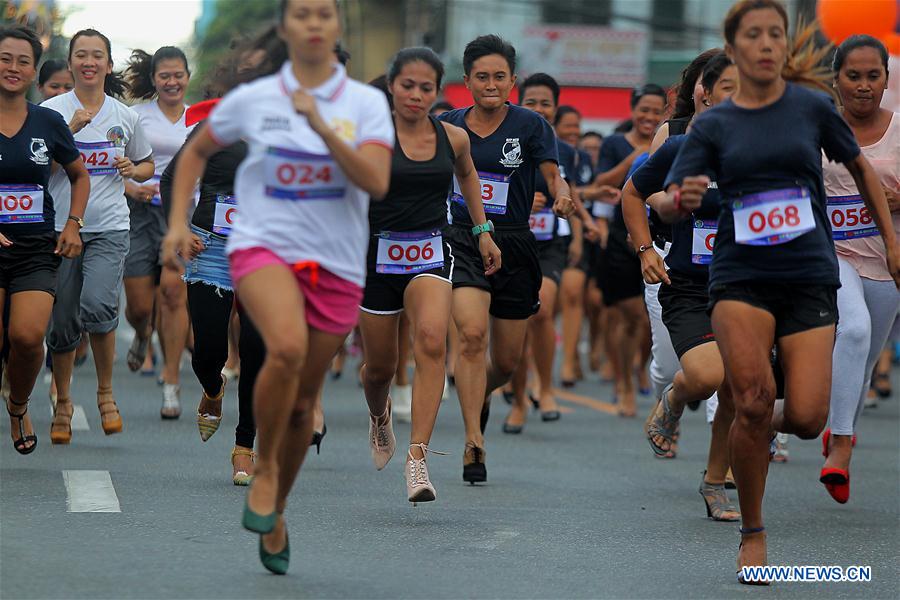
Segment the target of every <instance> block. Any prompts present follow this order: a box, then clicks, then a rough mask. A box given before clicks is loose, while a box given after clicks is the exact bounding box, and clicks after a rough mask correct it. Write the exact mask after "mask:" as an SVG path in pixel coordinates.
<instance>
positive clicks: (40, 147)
mask: <svg viewBox="0 0 900 600" xmlns="http://www.w3.org/2000/svg"><path fill="white" fill-rule="evenodd" d="M47 152H49V150H47V142H45V141H44V138H31V157H30V158H31V162H33V163H34V164H36V165H49V164H50V157H49V156H47Z"/></svg>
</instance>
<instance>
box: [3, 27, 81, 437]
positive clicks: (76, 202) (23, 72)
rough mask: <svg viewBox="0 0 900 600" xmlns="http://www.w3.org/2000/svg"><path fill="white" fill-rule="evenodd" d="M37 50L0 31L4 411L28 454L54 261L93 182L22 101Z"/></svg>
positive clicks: (54, 131)
mask: <svg viewBox="0 0 900 600" xmlns="http://www.w3.org/2000/svg"><path fill="white" fill-rule="evenodd" d="M42 52H43V47H42V46H41V42H40V40H39V39H38V38H37V36H36V35H35V34H34V33H33V32H32V31H31V30H29V29H26V28H24V27H10V28H4V29H0V113H2V114H3V119H2V121H0V156H2V157H3V160H2V161H0V196H2V197H3V203H2V206H0V306H3V305H5V304H6V302H7V300H9V303H10V312H9V325H8V329H7V331H6V332H4V331H2V329H4V325H3V323H2V322H0V344H3V345H6V343H8V344H9V352H8V365H9V369H8V373H7V376H8V377H9V397H8V398H7V399H6V411H7V412H8V413H9V416H10V430H11V432H12V439H13V447H14V448H15V449H16V451H17V452H18V453H20V454H31V453H32V452H34V449H35V448H36V447H37V436H36V435H35V433H34V428H33V427H32V425H31V419H30V417H28V416H27V412H28V400H29V397H30V396H31V392H32V390H33V389H34V383H35V381H36V380H37V376H38V373H40V370H41V364H42V362H43V358H44V333H45V332H46V331H47V323H48V322H49V320H50V313H51V310H52V308H53V298H54V296H55V294H56V289H57V283H56V277H57V271H58V269H59V263H60V260H61V258H66V259H72V258H74V257H76V256H78V255H79V254H80V253H81V246H82V244H81V236H80V235H79V231H80V229H81V226H82V225H83V223H84V221H83V220H82V217H83V215H84V210H85V206H86V204H87V199H88V190H89V189H90V185H91V184H90V177H89V176H88V172H87V169H85V166H84V163H83V162H82V161H81V155H80V154H79V153H78V149H77V148H76V147H75V140H74V138H73V137H72V133H71V132H70V131H69V128H68V127H67V126H66V123H65V121H63V120H62V118H61V117H60V116H59V113H57V112H55V111H53V110H49V109H47V108H43V107H40V106H35V105H34V104H31V103H30V102H28V100H27V94H28V90H29V89H30V88H31V84H32V82H33V81H34V79H35V75H36V74H37V64H38V62H39V61H40V60H41V53H42ZM54 162H56V163H58V164H60V165H62V166H63V170H64V172H65V174H64V175H63V176H64V177H66V179H67V180H68V181H69V185H70V186H71V202H70V206H69V207H68V211H67V212H66V213H65V215H66V217H65V219H63V223H64V225H63V227H62V228H61V232H60V234H59V235H58V236H57V234H56V231H55V230H54V225H55V224H56V220H57V219H56V211H55V208H54V198H53V194H52V193H51V191H50V189H49V181H50V172H51V166H52V164H53V163H54ZM4 334H6V335H4ZM7 340H8V342H7ZM0 350H3V351H4V354H7V353H6V352H5V349H0ZM69 408H70V409H71V405H70V406H69ZM51 437H52V434H51Z"/></svg>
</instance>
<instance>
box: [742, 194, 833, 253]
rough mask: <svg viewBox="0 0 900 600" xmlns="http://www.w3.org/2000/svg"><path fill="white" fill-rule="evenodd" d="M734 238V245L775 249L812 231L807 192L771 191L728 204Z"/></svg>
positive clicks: (812, 225) (811, 216) (744, 197)
mask: <svg viewBox="0 0 900 600" xmlns="http://www.w3.org/2000/svg"><path fill="white" fill-rule="evenodd" d="M732 210H733V212H734V239H735V241H736V242H737V243H738V244H746V245H750V246H775V245H778V244H784V243H787V242H789V241H791V240H794V239H796V238H798V237H800V236H801V235H803V234H805V233H809V232H810V231H812V230H813V229H815V228H816V220H815V218H814V217H813V212H812V202H811V201H810V197H809V190H808V189H806V188H804V187H796V188H785V189H781V190H771V191H768V192H762V193H759V194H751V195H748V196H743V197H741V198H740V199H738V200H734V201H733V203H732Z"/></svg>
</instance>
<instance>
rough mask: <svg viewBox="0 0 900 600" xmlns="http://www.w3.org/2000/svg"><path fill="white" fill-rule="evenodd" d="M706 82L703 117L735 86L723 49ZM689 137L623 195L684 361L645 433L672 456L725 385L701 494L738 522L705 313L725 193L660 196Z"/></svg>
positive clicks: (720, 376)
mask: <svg viewBox="0 0 900 600" xmlns="http://www.w3.org/2000/svg"><path fill="white" fill-rule="evenodd" d="M701 81H702V89H703V94H702V97H703V102H702V103H701V105H700V108H699V109H698V111H697V113H696V114H697V115H699V114H701V113H702V112H704V111H705V110H706V108H707V107H709V106H716V105H718V104H720V103H721V102H723V101H724V100H726V99H728V98H729V97H731V95H732V94H733V93H734V91H735V89H736V87H737V68H736V67H735V66H734V65H733V64H732V63H731V60H730V59H729V58H728V56H726V55H725V52H722V51H720V52H719V54H717V55H715V56H713V57H712V58H711V59H710V60H708V61H707V62H706V66H705V68H704V69H703V73H702V77H701ZM684 140H685V136H684V135H672V136H670V137H669V138H668V139H667V140H666V142H665V143H664V144H663V145H662V146H661V147H660V148H659V149H658V150H657V151H656V152H654V153H653V155H652V156H650V158H649V159H647V162H645V163H644V164H643V166H641V168H639V169H638V170H637V171H636V172H635V173H634V175H632V176H631V179H630V180H629V181H628V183H626V184H625V189H624V190H623V193H622V209H623V212H624V216H625V222H626V224H627V225H628V231H629V233H630V234H631V239H632V241H633V243H634V245H635V246H637V247H638V256H639V257H640V259H641V269H642V271H643V274H644V280H645V281H646V283H647V284H648V285H650V284H659V283H662V287H661V288H660V291H659V302H660V304H661V305H662V321H663V323H664V327H665V328H666V330H667V331H668V333H669V335H670V337H671V340H672V342H673V343H674V349H675V352H676V353H677V355H678V358H679V360H680V361H681V370H679V371H678V372H677V373H675V374H674V376H673V379H672V383H669V384H668V385H667V386H666V388H665V390H663V392H662V394H660V398H661V400H660V401H659V402H658V403H657V407H656V410H655V411H654V412H653V414H652V415H651V418H650V420H649V421H648V426H647V428H646V433H647V439H648V440H649V442H650V447H651V448H652V449H653V452H654V454H655V455H657V456H662V457H664V456H668V455H669V454H670V453H673V451H674V446H675V437H676V433H677V430H678V422H679V419H680V418H681V414H682V412H683V411H684V408H685V406H686V405H688V404H689V403H691V402H700V401H702V400H706V399H707V398H709V397H710V396H711V395H712V394H713V393H714V392H715V391H716V390H719V391H720V392H719V393H720V398H721V399H722V402H721V403H720V404H719V406H718V410H717V411H716V412H715V420H714V421H713V430H712V440H711V442H710V446H709V458H708V460H707V468H706V470H705V471H704V478H703V481H702V482H701V485H700V494H701V495H702V496H703V499H704V502H705V503H706V514H707V516H708V517H710V518H712V519H715V520H716V521H737V520H738V519H739V518H740V513H738V512H737V511H736V510H735V509H734V506H733V505H732V504H731V502H730V501H729V500H728V496H727V494H726V492H725V478H726V475H727V473H728V430H729V429H730V428H731V422H732V421H733V420H734V409H733V406H732V403H731V399H730V394H729V390H728V389H727V387H726V386H724V385H723V384H724V378H725V369H724V367H723V365H722V357H721V355H720V354H719V349H718V346H717V345H716V340H715V336H714V335H713V331H712V325H711V323H710V320H709V315H708V314H707V311H706V307H707V305H708V304H709V294H708V293H707V286H708V283H709V269H708V267H707V265H708V264H709V262H710V260H711V258H712V248H713V244H714V242H715V235H716V230H715V226H716V219H717V217H718V215H719V203H720V198H719V193H718V189H717V188H715V187H714V186H712V185H711V186H710V188H709V191H708V192H707V193H706V195H705V196H704V198H703V204H702V206H701V207H700V209H698V210H695V211H694V212H693V213H691V214H685V213H684V212H683V211H678V210H676V209H675V208H674V207H672V206H670V205H669V204H668V203H667V200H668V196H666V194H659V193H658V192H659V191H660V190H661V189H662V187H663V183H664V182H665V179H666V175H667V174H668V173H669V169H670V168H671V166H672V163H673V162H674V161H675V156H676V155H677V154H678V150H679V149H680V148H681V145H682V144H683V143H684ZM648 199H649V200H648ZM645 201H647V202H648V203H649V204H650V205H651V206H652V207H653V209H654V210H655V211H656V212H657V214H658V215H660V217H661V218H662V220H663V222H666V223H673V225H672V245H671V248H670V250H669V252H668V254H667V256H666V258H665V263H663V259H662V258H661V257H660V255H659V254H657V253H656V252H655V251H654V249H653V248H652V245H653V241H652V240H653V236H652V234H651V232H650V222H649V219H648V216H647V210H646V206H645V205H644V202H645ZM667 267H668V271H667Z"/></svg>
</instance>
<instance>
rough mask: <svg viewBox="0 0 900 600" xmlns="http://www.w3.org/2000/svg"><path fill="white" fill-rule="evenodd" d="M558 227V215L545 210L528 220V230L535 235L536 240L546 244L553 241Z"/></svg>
mask: <svg viewBox="0 0 900 600" xmlns="http://www.w3.org/2000/svg"><path fill="white" fill-rule="evenodd" d="M554 227H556V215H554V214H553V211H550V210H547V209H544V210H540V211H538V212H536V213H531V216H530V217H529V218H528V228H529V229H531V233H533V234H534V239H536V240H537V241H539V242H546V241H548V240H552V239H553V229H554Z"/></svg>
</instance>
